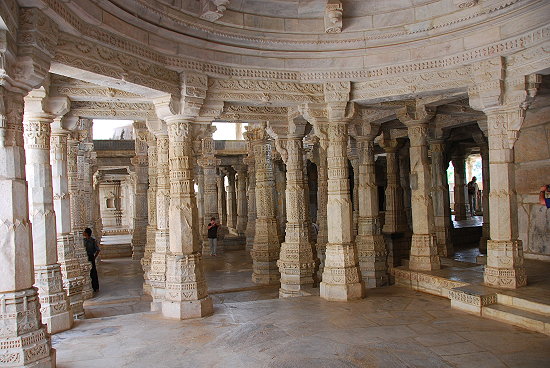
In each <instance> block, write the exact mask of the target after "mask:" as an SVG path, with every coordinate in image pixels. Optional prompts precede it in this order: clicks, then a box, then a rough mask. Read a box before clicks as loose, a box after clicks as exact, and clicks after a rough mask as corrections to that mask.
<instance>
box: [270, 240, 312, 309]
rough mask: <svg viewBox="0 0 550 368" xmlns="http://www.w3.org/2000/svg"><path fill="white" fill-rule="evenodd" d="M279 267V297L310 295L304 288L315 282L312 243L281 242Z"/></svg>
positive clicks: (310, 286)
mask: <svg viewBox="0 0 550 368" xmlns="http://www.w3.org/2000/svg"><path fill="white" fill-rule="evenodd" d="M277 267H278V268H279V272H280V274H281V288H280V289H279V297H281V298H286V297H293V296H303V295H310V293H307V294H304V289H308V288H309V289H311V288H312V287H313V283H314V280H313V273H314V272H315V261H314V260H313V252H312V245H311V243H309V242H308V241H298V242H284V243H283V244H281V253H280V259H279V260H278V261H277Z"/></svg>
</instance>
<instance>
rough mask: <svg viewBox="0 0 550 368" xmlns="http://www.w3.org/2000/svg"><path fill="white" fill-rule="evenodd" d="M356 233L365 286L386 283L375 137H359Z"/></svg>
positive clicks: (384, 244)
mask: <svg viewBox="0 0 550 368" xmlns="http://www.w3.org/2000/svg"><path fill="white" fill-rule="evenodd" d="M357 145H358V147H357V148H358V154H359V157H358V165H357V169H358V173H357V174H358V175H357V177H358V181H357V183H358V188H357V189H358V190H357V195H358V198H357V200H358V234H357V237H356V239H355V242H356V244H357V252H358V255H359V268H360V269H361V275H362V278H363V282H364V284H365V287H367V288H375V287H380V286H385V285H388V282H389V280H388V266H387V263H386V256H387V251H386V243H385V242H384V236H383V235H382V232H381V226H380V213H379V209H378V187H377V185H376V173H375V161H374V137H373V136H364V137H360V138H358V142H357Z"/></svg>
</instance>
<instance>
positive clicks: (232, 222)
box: [227, 172, 237, 229]
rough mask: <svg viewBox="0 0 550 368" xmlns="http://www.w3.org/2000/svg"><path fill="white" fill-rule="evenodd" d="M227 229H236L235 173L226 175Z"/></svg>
mask: <svg viewBox="0 0 550 368" xmlns="http://www.w3.org/2000/svg"><path fill="white" fill-rule="evenodd" d="M227 178H228V183H229V185H228V186H227V227H228V228H231V229H235V228H236V227H237V194H236V190H235V189H236V188H235V173H234V172H230V173H229V174H228V175H227Z"/></svg>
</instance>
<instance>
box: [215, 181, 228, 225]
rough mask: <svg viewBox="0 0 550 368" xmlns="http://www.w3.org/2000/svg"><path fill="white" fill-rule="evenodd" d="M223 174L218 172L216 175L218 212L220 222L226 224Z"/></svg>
mask: <svg viewBox="0 0 550 368" xmlns="http://www.w3.org/2000/svg"><path fill="white" fill-rule="evenodd" d="M224 178H225V175H224V174H222V173H220V174H218V176H217V177H216V183H217V187H218V190H217V192H218V214H219V216H220V224H222V225H227V203H226V196H225V183H224V181H225V179H224Z"/></svg>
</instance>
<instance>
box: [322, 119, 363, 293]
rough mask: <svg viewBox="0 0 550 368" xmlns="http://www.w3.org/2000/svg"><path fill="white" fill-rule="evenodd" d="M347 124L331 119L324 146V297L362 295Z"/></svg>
mask: <svg viewBox="0 0 550 368" xmlns="http://www.w3.org/2000/svg"><path fill="white" fill-rule="evenodd" d="M347 129H348V127H347V124H345V123H331V124H330V125H329V129H328V137H329V145H328V150H327V168H328V200H327V213H328V214H330V216H328V218H327V225H328V243H327V246H326V259H325V267H324V270H323V281H322V282H321V286H320V288H321V290H320V294H321V297H322V298H323V299H326V300H341V301H346V300H352V299H358V298H361V297H362V296H363V286H362V284H361V281H360V274H359V273H360V271H359V267H358V258H357V248H356V247H355V244H354V243H353V216H352V203H351V198H350V185H349V176H348V175H349V173H348V159H347V143H348V132H347Z"/></svg>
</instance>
